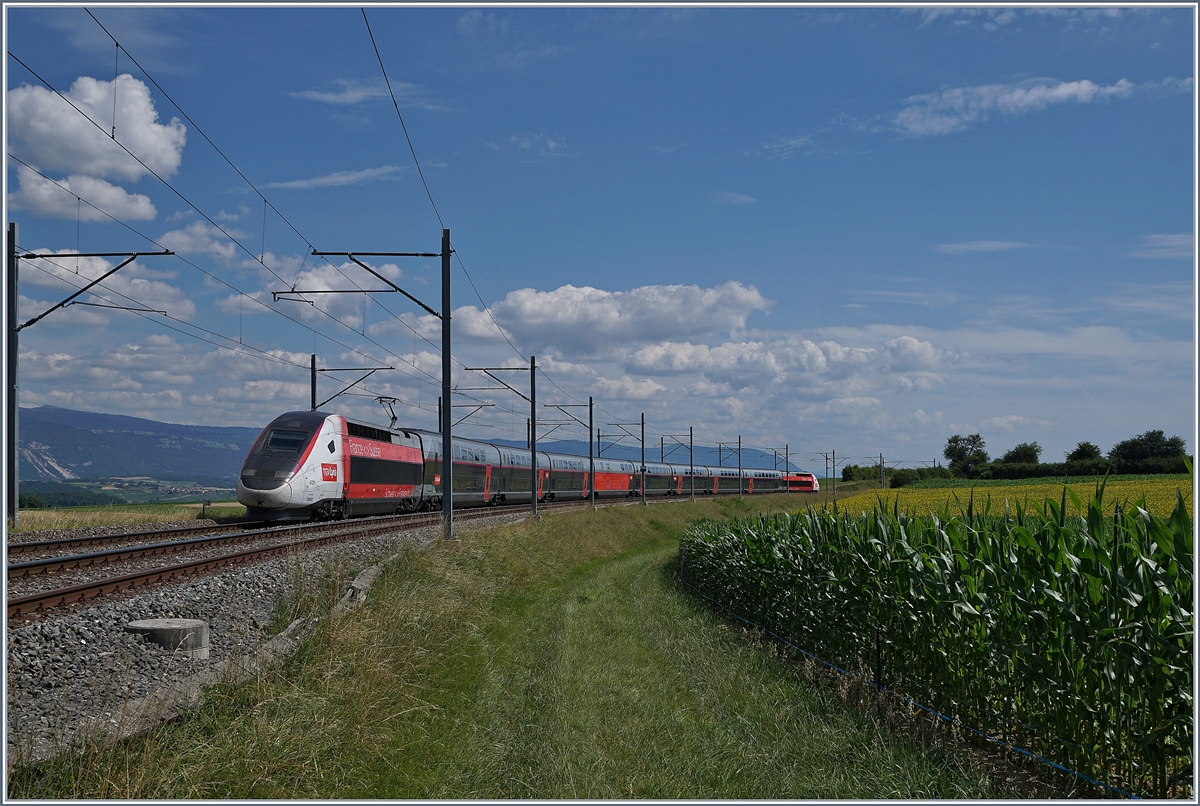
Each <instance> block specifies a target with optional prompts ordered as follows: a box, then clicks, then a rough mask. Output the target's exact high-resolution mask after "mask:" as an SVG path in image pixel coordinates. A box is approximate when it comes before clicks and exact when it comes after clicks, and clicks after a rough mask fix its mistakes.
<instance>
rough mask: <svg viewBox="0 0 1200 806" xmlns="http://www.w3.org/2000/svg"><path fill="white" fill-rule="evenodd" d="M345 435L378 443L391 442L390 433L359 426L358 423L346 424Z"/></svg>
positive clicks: (367, 426)
mask: <svg viewBox="0 0 1200 806" xmlns="http://www.w3.org/2000/svg"><path fill="white" fill-rule="evenodd" d="M346 433H348V434H349V435H350V436H352V437H362V438H363V439H375V440H378V441H380V442H391V441H392V434H391V432H390V431H384V430H383V429H382V428H372V427H371V426H369V425H361V424H359V423H352V422H347V423H346Z"/></svg>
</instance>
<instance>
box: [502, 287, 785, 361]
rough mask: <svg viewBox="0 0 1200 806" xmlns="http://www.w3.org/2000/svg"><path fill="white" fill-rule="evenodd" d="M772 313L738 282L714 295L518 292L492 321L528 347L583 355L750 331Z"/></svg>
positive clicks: (646, 290)
mask: <svg viewBox="0 0 1200 806" xmlns="http://www.w3.org/2000/svg"><path fill="white" fill-rule="evenodd" d="M770 307H771V302H770V301H769V300H767V299H766V298H765V297H763V296H762V294H760V293H759V292H758V289H757V288H755V287H754V286H749V287H747V286H744V285H742V284H741V283H739V282H737V281H730V282H727V283H724V284H723V285H720V286H716V287H715V288H700V287H699V286H694V285H690V286H685V285H649V286H641V287H640V288H635V289H633V290H631V291H604V290H602V289H599V288H592V287H590V286H583V287H577V286H573V285H564V286H561V287H559V288H557V289H555V290H553V291H538V290H536V289H533V288H522V289H519V290H517V291H512V292H510V293H509V294H508V295H507V296H506V297H505V298H504V299H502V300H501V301H500V302H497V303H496V304H495V305H493V306H492V314H493V315H494V316H495V317H496V321H497V322H498V323H499V324H500V325H501V326H502V327H503V328H504V329H505V330H506V331H507V332H508V333H510V334H512V335H513V336H514V337H515V338H516V339H517V340H519V341H520V342H521V343H523V344H525V345H528V346H533V347H537V348H539V349H542V350H543V351H544V349H545V348H547V347H555V348H557V349H559V350H562V351H565V352H568V353H573V354H576V355H582V354H592V353H595V352H597V351H598V350H601V351H607V350H608V349H609V348H610V347H611V345H613V344H626V345H628V344H637V343H647V342H656V341H662V340H666V339H679V338H688V337H693V336H696V335H702V334H711V333H721V332H725V333H728V332H730V331H734V330H739V329H741V328H744V327H745V326H746V318H747V317H748V316H749V315H750V314H752V313H753V312H755V311H766V310H769V309H770Z"/></svg>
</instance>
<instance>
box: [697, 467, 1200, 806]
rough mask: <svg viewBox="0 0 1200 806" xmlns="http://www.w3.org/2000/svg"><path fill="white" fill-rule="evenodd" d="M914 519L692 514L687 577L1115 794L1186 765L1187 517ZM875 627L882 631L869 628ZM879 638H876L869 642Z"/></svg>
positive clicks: (1095, 507)
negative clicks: (696, 519)
mask: <svg viewBox="0 0 1200 806" xmlns="http://www.w3.org/2000/svg"><path fill="white" fill-rule="evenodd" d="M1069 498H1075V493H1074V492H1072V491H1071V490H1070V489H1069V488H1064V489H1063V492H1062V496H1061V498H1060V499H1059V500H1058V501H1055V500H1052V499H1050V500H1046V501H1044V502H1043V504H1042V506H1041V507H1040V508H1037V509H1034V508H1029V509H1026V508H1024V507H1021V506H1018V507H1015V508H1010V507H1009V506H1008V505H1005V507H1004V509H1003V511H1000V512H995V511H991V509H990V507H988V506H985V507H983V508H982V509H981V508H977V507H976V506H975V501H974V499H973V498H969V499H968V504H967V508H966V512H965V513H963V514H961V515H953V516H952V515H951V514H950V512H949V510H948V508H947V509H946V510H943V512H942V513H940V514H936V515H929V516H924V517H917V516H912V515H908V514H905V513H902V512H901V511H900V510H899V507H898V506H896V505H895V504H893V506H892V509H891V511H888V510H887V509H886V508H885V506H884V505H883V504H882V503H880V504H879V505H878V506H877V508H876V510H875V512H874V513H866V514H858V515H854V516H846V515H843V514H841V513H839V512H837V511H836V509H835V510H833V511H830V510H824V511H817V510H814V509H812V508H810V509H809V510H808V511H806V512H800V513H796V514H790V515H789V514H783V515H776V516H772V517H766V518H746V519H741V520H736V521H733V522H729V523H720V522H715V521H706V522H700V523H697V524H694V525H692V526H691V527H689V529H688V531H687V532H686V534H685V537H684V539H683V541H682V542H681V546H680V552H681V556H680V567H681V571H682V573H683V574H684V576H685V578H686V579H687V580H689V581H690V582H691V583H692V584H693V585H695V586H696V587H697V588H698V589H700V590H702V591H704V592H705V593H706V594H707V595H710V596H712V597H713V598H715V599H716V600H718V601H720V602H722V603H723V604H725V605H726V606H728V607H730V608H731V609H734V610H737V611H739V612H741V613H742V614H743V615H745V616H746V617H747V618H751V619H753V620H755V621H756V622H757V623H759V624H760V625H762V626H764V627H767V628H768V629H770V630H772V631H774V632H776V633H778V634H781V635H785V636H787V637H788V638H789V639H790V640H792V641H793V642H794V643H796V644H797V645H799V646H801V647H803V648H805V649H809V650H811V651H813V652H816V653H818V654H821V655H823V656H824V657H826V658H827V659H829V660H831V661H833V662H836V663H838V664H840V665H842V666H851V667H853V666H859V667H860V668H865V669H869V670H871V673H872V675H873V674H874V672H875V670H876V668H877V667H878V666H882V680H881V681H880V682H881V683H882V685H884V686H886V687H887V688H890V689H893V690H896V691H898V692H901V693H903V694H905V695H907V696H910V697H912V698H913V699H915V700H916V701H918V702H922V703H927V704H930V705H933V706H935V707H936V708H938V709H939V710H941V711H942V712H943V713H948V714H951V715H954V716H955V717H959V718H961V719H962V721H963V722H964V723H965V724H967V725H971V726H975V727H977V728H979V729H981V730H984V731H986V732H988V733H991V734H993V735H996V736H999V737H1002V738H1003V739H1004V740H1005V741H1008V742H1010V743H1011V744H1013V745H1016V746H1020V747H1025V748H1029V749H1031V750H1033V751H1035V752H1037V753H1039V754H1042V755H1044V756H1048V757H1049V758H1051V759H1053V760H1055V761H1057V762H1059V763H1061V764H1064V765H1065V766H1067V767H1069V768H1071V769H1074V770H1076V771H1079V772H1082V773H1084V774H1088V775H1091V776H1094V777H1097V778H1100V779H1101V780H1105V781H1107V782H1109V783H1110V784H1112V785H1115V786H1117V787H1119V788H1120V789H1123V790H1125V791H1130V792H1136V793H1140V794H1153V795H1158V796H1163V795H1167V794H1181V793H1182V791H1183V790H1182V789H1181V787H1185V786H1186V785H1187V784H1188V783H1190V781H1191V765H1192V750H1191V748H1192V732H1193V725H1192V718H1193V713H1194V712H1193V707H1192V693H1191V692H1192V657H1193V655H1192V653H1193V637H1192V632H1193V626H1192V612H1191V610H1192V608H1191V602H1192V575H1193V544H1192V519H1191V517H1190V515H1189V514H1188V510H1187V507H1186V506H1185V501H1184V498H1183V496H1182V494H1177V500H1176V506H1175V509H1174V511H1173V512H1172V513H1171V515H1170V516H1169V517H1166V518H1162V517H1156V516H1154V515H1152V514H1150V513H1148V512H1146V511H1145V509H1144V508H1141V507H1137V506H1134V507H1131V508H1125V507H1123V506H1121V505H1117V506H1116V507H1114V509H1113V511H1112V514H1111V515H1105V514H1104V508H1103V503H1102V500H1103V486H1102V485H1101V486H1100V487H1098V488H1097V491H1096V494H1095V495H1094V497H1093V498H1092V499H1091V500H1090V501H1089V502H1088V503H1087V505H1086V507H1084V506H1083V505H1082V503H1081V502H1080V501H1078V500H1077V499H1076V500H1074V501H1073V502H1071V503H1074V505H1075V506H1076V507H1077V508H1078V510H1079V511H1086V516H1083V517H1077V516H1070V515H1068V502H1069ZM877 636H878V639H877ZM877 647H878V651H877Z"/></svg>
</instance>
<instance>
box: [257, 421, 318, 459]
mask: <svg viewBox="0 0 1200 806" xmlns="http://www.w3.org/2000/svg"><path fill="white" fill-rule="evenodd" d="M311 438H312V431H291V430H288V429H285V428H269V429H267V433H266V436H264V437H263V440H262V442H261V443H260V444H259V446H258V450H256V451H255V453H270V454H273V455H275V456H294V455H296V454H298V453H300V451H302V450H304V446H306V445H307V444H308V441H309V440H310V439H311Z"/></svg>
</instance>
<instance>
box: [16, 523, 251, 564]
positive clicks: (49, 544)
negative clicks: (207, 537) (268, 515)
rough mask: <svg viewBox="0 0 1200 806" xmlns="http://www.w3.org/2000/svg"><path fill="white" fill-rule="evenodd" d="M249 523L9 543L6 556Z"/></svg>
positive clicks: (226, 528)
mask: <svg viewBox="0 0 1200 806" xmlns="http://www.w3.org/2000/svg"><path fill="white" fill-rule="evenodd" d="M251 523H252V522H251V521H246V522H244V523H236V524H215V525H214V524H205V525H203V526H178V527H173V528H170V529H152V530H146V531H142V532H122V533H120V534H114V535H91V536H88V537H59V538H52V539H50V540H29V541H26V542H23V543H20V542H18V543H9V544H8V556H10V557H11V556H13V555H14V554H33V553H35V552H39V551H54V550H55V549H61V548H87V547H88V546H104V545H108V544H111V543H120V542H122V541H129V542H135V541H141V542H145V541H146V540H153V539H155V538H164V537H172V536H174V537H185V536H188V535H203V534H209V533H212V532H220V531H226V532H228V531H231V530H233V529H239V528H240V529H245V528H246V527H247V526H250V525H251Z"/></svg>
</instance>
